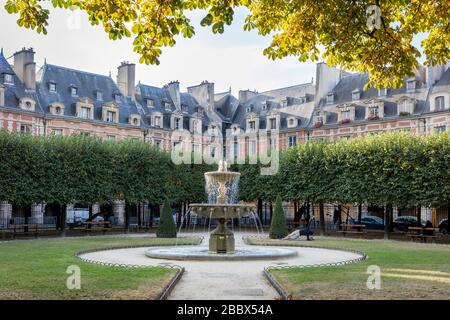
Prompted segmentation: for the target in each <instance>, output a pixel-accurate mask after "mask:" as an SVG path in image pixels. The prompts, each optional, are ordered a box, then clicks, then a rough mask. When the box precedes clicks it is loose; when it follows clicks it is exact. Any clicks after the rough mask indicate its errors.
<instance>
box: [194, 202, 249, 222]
mask: <svg viewBox="0 0 450 320" xmlns="http://www.w3.org/2000/svg"><path fill="white" fill-rule="evenodd" d="M189 207H190V208H191V210H192V211H193V212H195V213H197V214H198V215H199V216H202V217H204V218H212V219H232V218H239V217H245V216H248V215H250V214H251V212H252V211H254V209H255V206H253V205H249V204H240V203H235V204H220V203H214V204H213V203H193V204H190V205H189Z"/></svg>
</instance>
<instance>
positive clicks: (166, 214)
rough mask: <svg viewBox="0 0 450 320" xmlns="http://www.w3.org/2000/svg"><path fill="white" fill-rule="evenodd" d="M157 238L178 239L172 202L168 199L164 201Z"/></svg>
mask: <svg viewBox="0 0 450 320" xmlns="http://www.w3.org/2000/svg"><path fill="white" fill-rule="evenodd" d="M156 236H157V237H158V238H176V237H177V226H176V225H175V221H173V216H172V210H171V208H170V202H169V200H168V199H166V200H165V201H164V205H163V209H162V212H161V216H160V220H159V226H158V230H156Z"/></svg>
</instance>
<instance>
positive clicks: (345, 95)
mask: <svg viewBox="0 0 450 320" xmlns="http://www.w3.org/2000/svg"><path fill="white" fill-rule="evenodd" d="M409 79H410V78H405V85H404V86H403V87H401V88H400V89H389V90H388V94H387V96H379V95H378V90H377V89H375V88H370V89H367V90H364V85H365V84H366V83H367V82H368V80H369V77H368V75H367V74H366V73H355V74H349V75H346V76H344V77H343V78H342V79H341V80H340V81H339V82H338V84H337V85H336V86H335V87H334V88H333V90H332V91H331V92H332V93H333V94H334V102H333V103H332V104H327V102H326V98H322V99H321V100H320V101H319V107H318V110H324V111H326V112H327V120H326V124H327V125H329V124H337V121H338V113H339V110H338V108H337V107H338V106H339V105H342V104H345V103H349V104H350V103H351V104H355V105H356V107H355V121H366V119H365V118H366V117H365V116H366V111H367V105H366V103H365V102H366V101H368V100H371V99H382V100H384V113H385V114H384V118H393V117H397V116H398V112H397V101H398V100H399V99H400V98H401V97H403V96H406V97H410V98H413V99H415V100H416V104H415V107H414V111H413V114H416V115H417V114H422V113H424V112H426V111H427V108H429V107H428V105H427V96H428V88H427V87H426V84H425V83H422V82H421V81H420V80H418V78H416V77H415V78H414V79H415V80H416V89H415V90H414V91H411V92H409V91H408V90H407V88H406V82H407V81H408V80H409ZM356 90H359V93H360V99H359V100H355V101H353V100H352V93H353V91H356ZM311 124H312V122H311Z"/></svg>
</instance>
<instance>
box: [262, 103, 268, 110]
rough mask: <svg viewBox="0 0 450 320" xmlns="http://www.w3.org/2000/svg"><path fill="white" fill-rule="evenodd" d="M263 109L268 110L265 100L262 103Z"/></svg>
mask: <svg viewBox="0 0 450 320" xmlns="http://www.w3.org/2000/svg"><path fill="white" fill-rule="evenodd" d="M261 110H262V111H266V110H267V103H266V102H263V104H262V105H261Z"/></svg>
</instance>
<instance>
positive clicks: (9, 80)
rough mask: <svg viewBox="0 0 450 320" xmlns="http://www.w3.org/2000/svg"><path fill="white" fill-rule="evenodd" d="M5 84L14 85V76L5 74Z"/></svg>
mask: <svg viewBox="0 0 450 320" xmlns="http://www.w3.org/2000/svg"><path fill="white" fill-rule="evenodd" d="M5 84H14V76H13V75H12V74H9V73H5Z"/></svg>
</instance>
